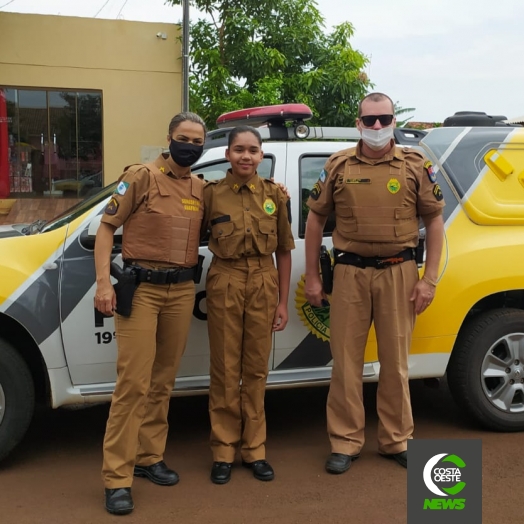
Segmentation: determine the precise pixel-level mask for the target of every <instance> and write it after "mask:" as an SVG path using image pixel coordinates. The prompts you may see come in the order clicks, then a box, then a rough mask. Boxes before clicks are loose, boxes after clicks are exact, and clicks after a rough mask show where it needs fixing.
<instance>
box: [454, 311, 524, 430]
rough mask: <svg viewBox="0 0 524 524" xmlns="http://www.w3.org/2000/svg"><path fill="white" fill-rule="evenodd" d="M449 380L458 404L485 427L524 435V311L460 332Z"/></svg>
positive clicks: (477, 320)
mask: <svg viewBox="0 0 524 524" xmlns="http://www.w3.org/2000/svg"><path fill="white" fill-rule="evenodd" d="M447 375H448V383H449V387H450V390H451V394H452V396H453V398H454V400H455V402H457V404H459V406H461V407H462V408H464V409H465V410H466V411H467V412H468V413H469V414H470V415H472V416H473V418H475V419H476V420H477V421H478V422H480V423H481V424H482V425H483V426H485V427H487V428H489V429H493V430H496V431H522V430H524V311H522V310H520V309H496V310H492V311H488V312H485V313H481V314H480V315H478V316H476V317H474V318H472V319H471V320H470V321H469V322H468V323H467V324H465V325H464V327H463V328H462V329H461V330H460V333H459V336H458V337H457V341H456V343H455V347H454V348H453V352H452V354H451V358H450V361H449V364H448V369H447Z"/></svg>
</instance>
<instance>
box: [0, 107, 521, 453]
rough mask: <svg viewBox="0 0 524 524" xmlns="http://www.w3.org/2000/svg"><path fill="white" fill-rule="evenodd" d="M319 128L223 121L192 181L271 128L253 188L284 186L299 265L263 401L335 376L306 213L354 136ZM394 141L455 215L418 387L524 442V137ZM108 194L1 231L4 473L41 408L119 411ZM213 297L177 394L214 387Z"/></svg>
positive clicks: (501, 129)
mask: <svg viewBox="0 0 524 524" xmlns="http://www.w3.org/2000/svg"><path fill="white" fill-rule="evenodd" d="M310 116H311V112H310V111H309V109H308V108H307V107H306V106H303V105H302V104H291V105H283V106H272V107H265V108H255V109H251V110H244V111H240V112H233V113H230V114H226V115H223V116H222V117H221V118H220V119H219V122H218V124H219V126H220V128H219V129H218V130H216V131H213V132H211V133H210V136H209V139H208V141H207V144H206V150H205V153H204V155H203V156H202V157H201V160H200V161H199V163H198V165H197V166H195V169H194V172H197V173H201V174H202V176H204V177H205V178H206V179H208V180H211V179H216V178H221V177H223V176H224V174H225V172H226V170H227V168H228V166H229V164H228V163H227V161H226V160H225V157H224V150H225V147H226V141H227V133H228V129H227V128H228V127H229V126H234V125H238V124H239V123H248V124H252V125H253V124H254V125H262V127H261V128H260V131H261V133H262V135H263V137H264V144H263V150H264V160H263V163H262V164H261V166H260V169H259V172H260V174H261V176H265V177H271V178H273V179H274V180H275V181H277V182H282V183H283V184H285V185H286V186H287V188H288V190H289V193H290V195H291V202H292V206H291V208H292V229H293V233H294V237H295V243H296V249H295V250H294V251H293V269H292V277H291V287H292V290H291V293H290V300H289V312H290V320H289V324H288V326H287V328H286V329H285V330H284V331H283V332H277V333H275V334H274V343H273V351H272V353H271V356H270V362H269V367H270V370H271V371H270V374H269V379H268V387H290V386H299V385H306V384H314V383H315V384H316V383H327V382H328V381H329V378H330V373H331V367H330V363H331V354H330V350H329V337H330V326H329V308H313V307H311V306H310V304H308V302H307V301H306V299H305V294H304V260H305V255H304V232H305V225H306V219H307V206H306V201H307V198H308V196H309V193H310V191H311V189H312V188H313V185H314V184H315V182H316V181H317V179H318V176H319V173H320V172H321V170H322V168H323V165H324V163H325V161H326V159H327V158H328V157H329V156H330V155H331V154H332V153H334V152H335V151H338V150H340V149H343V148H346V147H350V146H351V145H353V144H354V142H355V141H356V140H357V139H358V138H359V135H358V132H357V131H356V130H354V129H347V128H313V127H312V128H309V127H308V126H307V124H306V121H307V119H308V118H309V117H310ZM395 138H396V140H397V142H398V143H399V144H403V146H404V147H410V146H414V147H420V148H422V149H423V151H424V153H425V154H426V155H427V156H428V157H429V158H430V159H431V161H432V162H433V170H434V174H435V176H436V178H437V183H438V184H439V186H440V188H441V191H442V194H443V195H444V198H445V200H446V207H445V209H444V219H445V231H446V237H445V246H444V251H443V256H442V261H441V270H440V275H439V284H438V288H437V293H436V296H435V300H434V302H433V303H432V305H431V307H430V308H429V309H428V310H427V311H426V312H425V313H423V314H422V315H421V316H420V317H419V318H418V319H417V323H416V328H415V332H414V336H413V344H412V350H411V355H410V360H409V369H410V378H413V379H415V378H439V377H442V376H444V375H445V374H446V373H447V378H448V383H449V386H450V388H451V391H452V393H453V396H454V398H455V399H456V401H457V402H458V403H459V404H460V405H461V406H462V407H463V408H464V409H465V410H466V411H467V412H468V413H469V414H470V415H472V416H473V417H474V418H475V419H476V420H477V421H479V422H480V423H481V424H483V425H484V426H486V427H488V428H492V429H495V430H501V431H516V430H524V291H523V290H524V271H523V270H522V264H521V261H522V260H523V259H524V129H522V128H518V127H509V126H504V125H492V126H491V127H476V126H474V125H473V126H472V125H469V126H466V127H464V124H463V123H462V124H461V126H460V127H456V126H453V124H451V126H450V127H443V128H436V129H433V130H432V131H431V133H428V134H427V135H425V136H424V133H423V132H421V131H417V130H407V129H396V130H395ZM421 139H422V140H421ZM419 141H420V143H419ZM114 189H115V184H112V185H110V186H108V187H107V188H105V189H103V190H102V191H101V192H100V193H98V194H96V195H94V196H92V197H91V198H88V199H86V200H84V201H82V202H80V203H79V204H78V205H76V206H74V207H73V208H71V209H70V210H68V211H67V212H65V213H64V214H62V215H60V216H58V217H57V218H55V219H54V220H51V221H50V222H47V223H44V222H42V221H37V222H35V223H33V224H29V225H12V226H3V227H0V459H1V458H3V457H5V456H7V455H8V453H9V452H10V451H11V450H12V449H13V448H14V447H15V446H16V444H17V443H18V442H19V441H20V440H21V439H22V437H23V435H24V433H25V431H26V429H27V427H28V425H29V423H30V421H31V418H32V415H33V410H34V404H35V400H39V401H44V402H46V403H47V404H48V405H49V406H51V407H53V408H58V407H60V406H65V407H67V406H75V407H77V406H79V405H89V404H95V403H100V402H105V401H109V400H110V398H111V393H112V391H113V388H114V384H115V379H116V369H115V361H116V344H115V333H114V323H113V319H111V318H105V317H102V316H101V315H99V314H98V313H97V312H96V311H95V310H94V308H93V296H94V292H95V268H94V261H93V249H94V242H95V235H96V230H97V227H98V225H99V223H100V217H101V214H102V213H103V211H104V208H105V205H106V203H107V201H108V199H109V198H110V195H111V194H112V193H113V191H114ZM333 226H334V224H333V221H331V220H328V223H327V226H326V229H325V233H324V237H325V238H324V242H323V243H324V244H325V245H326V246H327V247H328V248H331V247H332V244H331V231H332V230H333ZM120 235H121V231H117V234H116V235H115V244H114V249H113V255H114V259H115V261H116V262H117V263H120V264H121V262H122V261H121V236H120ZM200 253H201V254H203V255H205V267H204V275H205V272H206V271H207V268H208V266H209V263H210V260H211V256H210V253H209V251H208V250H207V247H206V245H205V242H204V243H203V244H202V246H201V248H200ZM421 271H423V268H421ZM204 285H205V278H203V279H202V282H201V283H200V284H199V285H198V286H197V289H196V303H195V309H194V317H193V325H192V328H191V333H190V337H189V340H188V344H187V349H186V351H185V354H184V357H183V360H182V363H181V366H180V369H179V373H178V377H177V380H176V386H175V390H174V392H173V394H195V393H198V392H205V391H206V390H207V387H208V382H209V377H208V369H209V350H208V340H207V329H206V326H205V322H206V301H205V289H204ZM226 314H227V312H226ZM379 371H380V365H379V362H378V359H377V348H376V338H375V335H374V332H373V330H372V331H371V333H370V337H369V341H368V345H367V348H366V355H365V365H364V368H363V377H364V380H365V381H368V382H372V381H377V379H378V376H379Z"/></svg>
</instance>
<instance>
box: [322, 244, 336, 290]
mask: <svg viewBox="0 0 524 524" xmlns="http://www.w3.org/2000/svg"><path fill="white" fill-rule="evenodd" d="M320 273H321V275H322V288H323V290H324V293H326V295H331V292H332V291H333V264H332V263H331V255H330V254H329V251H328V250H327V248H326V246H320Z"/></svg>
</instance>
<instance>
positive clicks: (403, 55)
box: [0, 0, 524, 122]
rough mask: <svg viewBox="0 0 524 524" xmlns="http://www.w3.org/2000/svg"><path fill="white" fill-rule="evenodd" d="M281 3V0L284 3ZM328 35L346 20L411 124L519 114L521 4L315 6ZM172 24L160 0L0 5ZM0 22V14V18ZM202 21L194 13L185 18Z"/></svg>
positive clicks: (439, 1)
mask: <svg viewBox="0 0 524 524" xmlns="http://www.w3.org/2000/svg"><path fill="white" fill-rule="evenodd" d="M283 1H285V0H283ZM316 3H317V5H318V8H319V10H320V12H321V14H322V15H323V17H324V19H325V23H326V30H327V31H331V30H332V27H333V26H334V25H336V24H338V23H341V22H344V21H349V22H351V24H352V25H353V27H354V29H355V34H354V37H353V39H352V40H351V45H352V47H353V48H354V49H357V50H359V51H361V52H362V53H363V54H364V55H365V56H366V57H367V58H368V59H369V64H368V66H367V67H366V73H367V74H368V76H369V78H370V80H371V82H372V83H373V84H374V87H373V91H381V92H384V93H386V94H387V95H389V96H390V97H391V98H392V99H393V101H394V102H398V105H399V106H400V107H403V108H414V111H413V112H411V113H408V116H412V120H413V121H422V122H442V121H443V120H444V119H445V118H446V117H447V116H450V115H452V114H454V113H455V112H456V111H484V112H486V113H488V114H491V115H504V116H506V117H508V118H515V117H520V116H522V115H524V97H523V96H522V94H521V93H522V91H521V90H523V91H524V60H523V58H522V57H524V23H523V22H524V1H523V0H496V1H494V0H373V1H368V0H359V1H356V0H317V2H316ZM1 11H9V12H18V13H39V14H52V15H63V16H83V17H97V18H110V19H116V18H120V19H123V20H140V21H144V22H167V23H177V22H180V21H181V19H182V9H181V8H180V7H178V6H177V7H173V6H166V5H165V3H164V0H0V12H1ZM0 16H1V13H0ZM199 16H201V15H200V14H199V12H198V11H197V10H196V9H195V8H191V10H190V17H191V19H192V20H196V19H198V18H199Z"/></svg>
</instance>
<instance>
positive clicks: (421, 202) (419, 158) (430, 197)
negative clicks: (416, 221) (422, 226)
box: [406, 154, 445, 218]
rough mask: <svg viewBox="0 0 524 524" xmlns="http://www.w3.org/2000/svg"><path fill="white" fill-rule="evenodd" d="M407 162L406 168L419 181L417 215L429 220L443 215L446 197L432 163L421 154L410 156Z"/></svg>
mask: <svg viewBox="0 0 524 524" xmlns="http://www.w3.org/2000/svg"><path fill="white" fill-rule="evenodd" d="M406 161H407V166H406V168H407V169H410V170H411V172H412V174H413V175H414V176H415V178H416V180H417V186H418V194H417V214H418V215H420V216H422V217H427V218H431V217H435V216H438V215H441V214H442V210H443V208H444V206H445V202H444V196H443V195H442V190H441V189H440V186H439V185H438V184H437V177H436V174H435V171H434V168H433V165H432V163H431V161H430V160H428V159H427V158H426V157H424V156H423V155H421V154H417V155H410V156H409V157H408V159H407V160H406Z"/></svg>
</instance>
